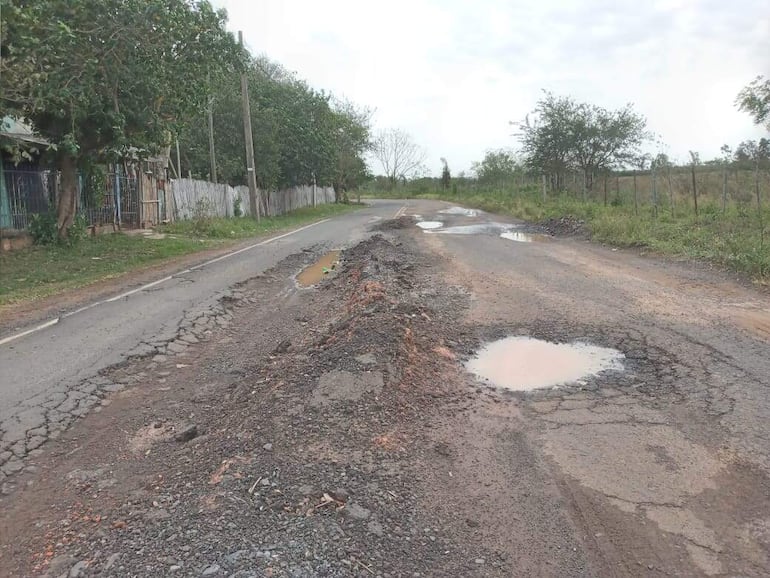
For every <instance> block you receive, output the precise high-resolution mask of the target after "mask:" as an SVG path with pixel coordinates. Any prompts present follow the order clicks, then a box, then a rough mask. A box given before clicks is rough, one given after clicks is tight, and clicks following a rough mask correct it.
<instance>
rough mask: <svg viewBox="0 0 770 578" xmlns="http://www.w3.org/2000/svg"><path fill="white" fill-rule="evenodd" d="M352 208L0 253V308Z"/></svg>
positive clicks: (180, 226) (188, 224) (188, 225)
mask: <svg viewBox="0 0 770 578" xmlns="http://www.w3.org/2000/svg"><path fill="white" fill-rule="evenodd" d="M355 208H356V206H355V205H322V206H320V207H316V208H308V209H300V210H297V211H293V212H292V213H289V214H288V215H282V216H280V217H271V218H265V219H262V220H261V222H260V223H257V222H256V221H253V220H252V219H248V218H237V219H200V220H198V221H184V222H179V223H174V224H171V225H166V226H164V227H161V232H163V233H165V234H166V236H165V238H163V239H153V238H147V237H143V236H137V235H127V234H122V233H117V234H107V235H100V236H98V237H94V238H89V239H85V240H83V241H81V242H80V243H77V244H76V245H74V246H72V247H64V246H33V247H29V248H27V249H21V250H17V251H11V252H8V253H0V307H3V306H8V305H10V304H13V303H19V302H22V301H30V300H34V299H39V298H41V297H47V296H50V295H54V294H56V293H61V292H64V291H67V290H70V289H75V288H78V287H84V286H86V285H89V284H92V283H95V282H97V281H101V280H104V279H111V278H115V277H119V276H120V275H123V274H125V273H127V272H129V271H134V270H137V269H141V268H143V267H147V266H149V265H154V264H157V263H163V262H164V261H169V260H172V259H174V258H176V257H180V256H182V255H189V254H191V253H196V252H199V251H203V250H206V249H212V248H217V247H226V246H227V245H230V244H232V242H233V241H234V240H237V239H243V238H247V237H254V236H258V235H269V234H272V233H276V232H279V231H282V230H287V229H291V228H294V227H297V226H299V225H302V224H305V223H309V222H312V221H315V220H318V219H322V218H324V217H330V216H334V215H339V214H341V213H346V212H349V211H352V210H354V209H355Z"/></svg>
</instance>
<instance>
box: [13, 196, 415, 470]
mask: <svg viewBox="0 0 770 578" xmlns="http://www.w3.org/2000/svg"><path fill="white" fill-rule="evenodd" d="M402 205H403V203H400V202H398V201H392V202H391V201H382V202H378V203H376V204H375V205H373V206H371V207H367V208H366V209H364V210H360V211H357V212H353V213H350V214H346V215H343V216H340V217H337V218H335V219H332V220H327V221H325V222H322V223H319V224H316V225H313V226H310V227H307V228H303V229H302V230H299V231H297V232H295V233H292V234H289V235H287V236H281V238H278V239H276V240H272V241H271V240H270V239H267V243H266V244H263V243H264V241H256V243H258V244H257V245H256V246H254V247H252V248H251V249H248V250H245V251H242V252H240V253H238V254H237V255H232V256H230V257H227V258H224V259H221V260H216V262H213V263H209V264H203V266H200V267H199V268H195V270H183V271H180V272H177V273H175V274H173V275H172V276H171V278H168V279H165V280H164V281H163V282H161V283H158V284H157V285H153V286H151V287H147V288H146V289H140V290H138V291H137V290H136V289H139V288H134V289H131V288H127V291H136V292H134V293H131V294H130V295H128V296H125V297H121V295H122V294H123V293H124V291H118V292H117V293H116V295H112V296H108V297H107V298H106V299H105V300H103V301H100V302H99V303H98V304H97V305H96V306H92V305H94V304H93V303H86V304H85V306H86V309H85V310H82V311H79V312H77V310H76V312H74V314H71V313H73V312H63V313H62V314H61V315H60V320H59V322H58V323H56V324H55V325H52V326H50V327H47V328H45V329H42V330H40V331H37V332H35V333H32V334H30V335H27V336H24V337H21V338H19V339H16V340H13V341H11V342H10V343H5V344H3V345H0V368H2V370H0V472H2V473H6V474H8V473H11V472H14V471H18V470H19V469H20V468H21V462H20V459H21V458H23V457H24V456H26V455H27V453H28V452H29V451H33V450H35V449H37V448H38V447H39V446H40V445H41V444H42V443H43V442H44V441H45V440H46V439H47V438H48V436H49V434H50V433H52V432H54V431H57V430H61V429H63V428H66V426H67V425H68V424H69V423H71V422H72V421H73V420H74V419H75V418H77V417H79V416H81V415H83V414H85V413H86V412H87V411H88V409H89V408H90V407H91V406H92V405H93V404H95V403H96V402H97V401H98V399H97V398H96V397H95V396H94V395H93V393H94V391H95V390H96V389H98V388H99V387H101V386H103V385H105V384H101V383H100V381H99V379H98V378H96V379H93V378H94V377H95V376H96V375H97V374H98V372H99V371H100V370H102V369H104V368H106V367H110V366H112V365H114V364H116V363H120V362H121V361H124V360H125V359H126V358H128V357H129V356H132V355H137V354H146V353H148V352H150V351H151V350H152V349H153V348H154V347H155V346H156V345H162V344H163V343H164V342H166V341H167V340H169V339H171V338H172V337H173V336H175V335H176V333H177V330H178V327H179V324H180V323H181V322H182V321H183V320H184V319H185V317H186V316H187V317H195V316H196V314H198V313H199V312H202V311H206V310H208V309H210V308H211V307H214V306H215V305H216V303H217V302H218V301H219V299H220V298H221V297H222V296H223V295H225V294H226V293H227V292H228V291H229V290H230V288H231V287H233V286H234V285H236V284H238V283H240V282H243V281H245V280H247V279H249V278H251V277H253V276H255V275H258V274H260V273H262V272H263V271H265V270H266V269H269V268H270V267H272V266H273V265H275V264H276V263H277V262H278V261H280V260H281V259H283V258H285V257H287V256H288V255H291V254H293V253H297V252H299V251H301V250H302V249H304V248H308V247H311V246H314V245H319V244H320V245H326V246H329V247H343V246H349V245H350V244H352V243H355V242H356V241H358V240H360V239H361V238H362V237H363V235H365V234H366V233H365V231H366V229H367V227H368V226H369V225H370V224H371V223H372V222H374V221H376V220H379V219H383V218H389V217H392V216H394V214H395V213H396V212H397V211H398V210H399V208H400V207H401V206H402ZM89 306H90V307H89ZM36 325H37V324H36ZM25 329H26V328H23V327H22V328H21V329H20V330H18V332H23V331H25ZM7 337H9V335H0V340H2V339H4V338H7ZM89 380H90V381H89ZM107 385H108V384H107ZM2 473H0V478H1V477H3V476H2Z"/></svg>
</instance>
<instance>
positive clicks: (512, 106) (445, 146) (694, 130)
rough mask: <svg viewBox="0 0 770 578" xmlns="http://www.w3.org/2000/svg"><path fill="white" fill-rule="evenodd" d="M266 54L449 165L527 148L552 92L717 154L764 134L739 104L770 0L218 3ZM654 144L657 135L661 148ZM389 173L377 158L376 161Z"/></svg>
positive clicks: (766, 39)
mask: <svg viewBox="0 0 770 578" xmlns="http://www.w3.org/2000/svg"><path fill="white" fill-rule="evenodd" d="M212 3H213V4H214V5H216V6H218V7H223V8H225V9H226V10H227V12H228V14H229V20H230V23H229V26H230V28H231V29H232V30H233V31H237V30H242V31H243V36H244V42H245V43H246V45H247V46H248V48H249V49H250V50H251V52H252V53H253V54H265V55H267V56H268V57H270V58H271V59H273V60H276V61H278V62H280V63H281V64H283V65H284V66H285V67H286V68H288V69H289V70H292V71H295V72H296V73H297V75H298V76H299V77H301V78H303V79H305V80H306V81H307V82H308V83H309V84H310V85H311V86H313V87H315V88H317V89H324V90H327V91H331V92H332V93H333V94H335V95H336V96H342V97H345V98H347V99H349V100H351V101H353V102H355V103H357V104H359V105H361V106H367V107H370V108H372V109H374V110H375V112H374V117H373V124H374V127H375V129H388V128H399V129H402V130H404V131H406V132H408V133H409V134H410V135H411V136H412V137H413V139H414V140H415V142H416V143H417V144H419V145H420V146H421V147H423V148H424V149H425V150H426V152H427V156H426V165H427V167H428V168H429V170H430V171H432V172H433V174H434V175H435V174H439V173H440V166H441V165H440V158H441V157H445V158H446V159H447V161H448V163H449V166H450V168H451V169H452V171H453V173H454V174H457V173H459V172H460V171H467V170H469V169H470V167H471V165H472V163H473V162H474V161H479V160H481V159H482V158H483V156H484V153H485V151H486V150H489V149H496V148H513V149H515V148H517V146H518V143H517V140H516V138H515V136H513V135H514V133H515V130H516V129H515V127H514V126H511V124H510V122H511V121H514V122H515V121H520V120H522V119H523V118H524V117H525V115H527V113H528V112H530V111H531V110H532V109H533V108H534V106H535V104H536V102H537V100H538V99H539V98H540V97H541V95H542V91H543V90H548V91H551V92H553V93H554V94H556V95H559V96H572V97H574V98H575V99H577V100H579V101H582V102H590V103H592V104H596V105H600V106H603V107H605V108H610V109H615V108H621V107H622V106H624V105H625V104H627V103H633V105H634V108H635V110H636V111H637V112H639V113H640V114H642V115H644V116H645V117H646V118H647V121H648V129H649V130H651V131H653V132H654V133H655V134H656V135H658V138H659V139H660V141H662V143H663V144H662V145H656V146H655V147H654V148H651V150H650V152H666V153H667V154H669V155H670V156H672V157H673V158H674V159H678V160H680V161H683V160H685V158H687V156H688V151H690V150H694V151H698V152H699V153H700V155H701V158H703V159H709V158H713V157H716V156H718V155H719V148H720V147H721V146H722V145H723V144H729V145H731V146H733V147H734V146H735V145H737V144H738V143H739V142H740V141H742V140H746V139H749V138H759V137H761V136H763V135H764V132H763V130H762V129H761V128H759V127H755V126H754V125H753V124H752V122H751V119H750V117H749V116H748V115H746V114H745V113H742V112H739V111H738V110H737V109H736V108H735V105H734V101H735V97H736V95H737V93H738V92H739V91H740V89H741V88H742V87H743V86H745V85H746V84H748V83H749V82H750V81H751V80H752V79H753V78H754V77H756V76H757V75H760V74H763V75H765V76H766V77H767V76H770V4H769V3H768V0H634V1H628V0H580V1H578V0H474V1H472V2H471V1H468V0H406V1H404V0H388V1H387V2H384V1H378V2H370V1H365V0H357V1H348V0H323V1H319V0H213V2H212ZM651 147H652V145H651ZM373 168H374V169H375V172H376V170H377V168H378V167H377V166H374V167H373Z"/></svg>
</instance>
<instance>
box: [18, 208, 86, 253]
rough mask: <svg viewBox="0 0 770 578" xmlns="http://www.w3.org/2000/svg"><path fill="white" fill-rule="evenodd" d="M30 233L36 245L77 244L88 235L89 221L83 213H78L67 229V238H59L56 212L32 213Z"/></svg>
mask: <svg viewBox="0 0 770 578" xmlns="http://www.w3.org/2000/svg"><path fill="white" fill-rule="evenodd" d="M29 234H30V235H32V241H33V242H34V243H35V245H53V244H64V245H68V246H72V245H76V244H77V243H79V242H80V241H82V240H83V239H85V238H86V237H87V236H88V222H87V221H86V218H85V217H84V216H83V215H77V216H76V217H75V220H74V221H73V223H72V225H70V227H69V229H67V239H66V240H64V241H62V240H61V239H59V235H58V229H57V226H56V214H55V213H54V212H53V211H49V212H47V213H39V214H37V215H32V218H31V219H30V221H29Z"/></svg>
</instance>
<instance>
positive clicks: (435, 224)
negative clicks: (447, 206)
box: [417, 221, 444, 230]
mask: <svg viewBox="0 0 770 578" xmlns="http://www.w3.org/2000/svg"><path fill="white" fill-rule="evenodd" d="M417 226H418V227H420V229H423V230H427V229H440V228H441V227H443V226H444V223H442V222H441V221H419V222H418V223H417Z"/></svg>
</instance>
